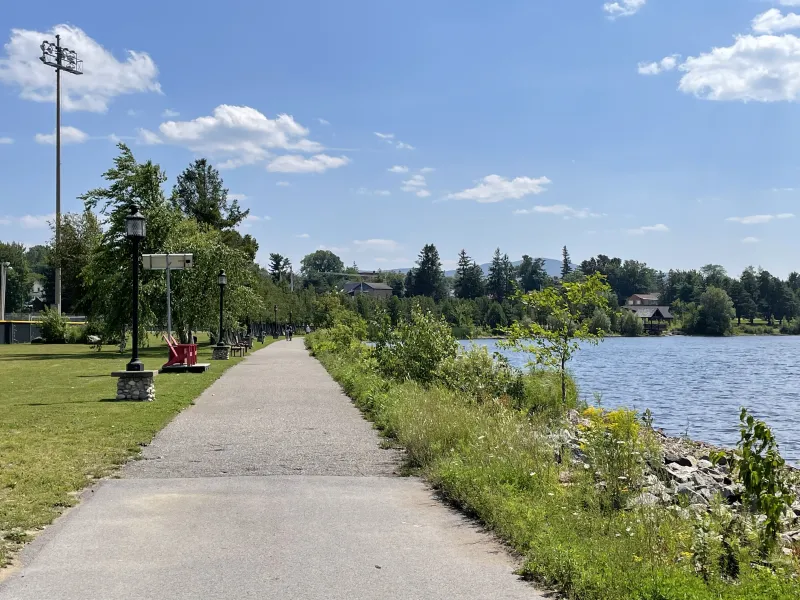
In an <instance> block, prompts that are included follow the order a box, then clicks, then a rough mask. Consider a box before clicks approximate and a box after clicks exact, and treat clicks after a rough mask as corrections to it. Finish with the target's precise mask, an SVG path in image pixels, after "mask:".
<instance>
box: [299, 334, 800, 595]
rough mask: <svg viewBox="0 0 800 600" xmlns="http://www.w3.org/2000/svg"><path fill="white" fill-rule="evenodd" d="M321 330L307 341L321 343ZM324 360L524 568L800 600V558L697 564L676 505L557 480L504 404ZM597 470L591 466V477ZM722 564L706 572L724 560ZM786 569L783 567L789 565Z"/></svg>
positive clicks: (653, 587) (561, 577)
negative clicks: (648, 503) (624, 502)
mask: <svg viewBox="0 0 800 600" xmlns="http://www.w3.org/2000/svg"><path fill="white" fill-rule="evenodd" d="M316 339H317V338H316V337H312V338H310V339H309V344H310V346H311V348H312V349H313V348H314V344H315V340H316ZM318 358H319V359H320V361H321V362H322V364H323V365H324V366H325V367H326V368H327V369H328V371H329V372H330V373H331V374H332V375H333V377H334V378H335V379H336V380H337V381H338V382H339V383H340V384H341V385H342V387H343V388H344V390H345V392H346V393H347V394H348V395H349V396H350V397H351V398H353V399H354V400H355V402H356V404H357V405H358V406H359V407H360V408H361V409H362V410H363V411H364V412H365V414H366V415H367V417H368V418H370V419H371V420H372V421H374V422H375V424H376V426H377V427H378V428H379V429H380V430H381V431H382V432H383V434H384V435H386V436H388V437H390V438H391V439H392V440H393V441H394V442H395V443H397V444H399V445H400V446H401V447H403V448H405V449H406V450H407V452H408V458H409V467H410V468H412V469H414V470H415V471H416V472H418V473H420V474H421V475H423V476H424V477H425V478H426V479H427V480H428V481H429V482H430V483H431V484H432V485H433V486H434V487H435V488H436V489H437V490H439V491H440V493H441V494H442V495H443V497H444V498H446V499H447V500H448V501H450V502H452V503H453V504H454V505H455V506H457V507H459V508H460V509H462V510H463V511H465V512H466V513H467V514H469V515H472V516H474V517H476V518H478V519H479V520H480V521H481V522H482V523H483V524H484V525H486V526H487V527H488V528H489V529H491V530H493V531H494V532H495V533H497V534H498V535H499V536H500V537H501V538H502V539H503V540H505V541H506V542H508V543H509V544H510V545H511V546H512V547H513V548H514V549H515V550H516V551H518V552H519V553H520V554H521V555H522V556H524V558H525V561H524V565H523V567H522V569H521V573H522V574H523V575H525V576H526V577H528V578H530V579H533V580H537V581H540V582H542V583H544V584H545V585H547V586H552V587H555V588H557V589H559V590H560V591H561V592H563V593H564V595H565V596H566V597H567V598H571V599H575V600H630V599H634V600H712V599H713V600H734V599H735V600H797V598H800V583H798V581H797V579H792V578H791V577H790V575H791V574H792V573H795V576H796V575H797V569H798V565H797V563H796V562H795V561H792V560H791V559H787V560H786V563H785V564H783V565H781V566H779V568H778V570H777V571H776V572H773V571H772V570H770V569H766V568H763V569H760V568H758V567H753V566H751V563H754V562H756V560H755V558H756V557H754V550H753V549H752V548H743V549H742V550H741V552H739V553H738V557H739V559H740V560H741V574H740V576H739V579H738V580H737V581H736V582H734V583H730V582H727V581H726V580H724V579H723V578H722V577H721V576H719V575H718V574H712V576H711V577H710V579H709V581H708V582H705V581H704V580H703V579H702V578H701V577H700V576H699V575H698V574H697V573H696V572H695V555H694V553H693V546H692V542H693V537H694V532H695V524H694V522H693V521H692V520H691V519H686V518H683V517H681V516H679V515H676V514H675V513H674V512H673V511H669V510H664V509H656V510H630V511H626V510H616V511H609V510H608V509H604V508H602V507H601V506H600V505H599V502H598V493H597V491H596V489H595V487H594V481H593V479H591V477H581V476H580V472H579V474H577V475H576V476H575V478H574V479H573V482H572V483H571V484H570V485H563V484H562V483H561V482H560V474H561V472H562V471H564V470H568V469H569V466H568V464H566V463H565V464H558V463H557V462H556V460H555V459H554V456H553V453H552V450H551V449H550V448H549V446H548V445H547V444H545V443H544V442H543V440H542V437H541V435H542V433H541V432H542V429H543V427H542V424H541V423H537V422H535V421H533V420H531V419H529V418H528V417H527V416H526V415H525V414H523V413H521V412H519V411H514V410H510V409H508V408H506V407H504V406H503V405H501V404H497V403H486V404H483V405H480V404H476V403H475V402H474V401H471V400H470V399H468V398H465V397H463V396H460V395H459V394H457V393H454V392H451V391H448V390H444V389H442V388H438V387H432V388H424V387H422V386H420V385H418V384H415V383H413V382H404V383H400V382H392V381H389V380H387V379H384V378H383V377H381V376H379V375H378V374H377V373H376V372H375V371H373V370H372V369H371V368H370V367H369V364H368V363H366V362H364V361H362V360H359V359H358V358H357V357H354V356H352V355H347V354H346V353H342V352H336V353H334V352H321V353H320V354H319V355H318ZM590 475H591V474H590ZM716 565H717V562H716V559H715V560H711V561H709V568H710V569H711V570H712V571H713V570H714V569H715V568H716ZM781 569H782V570H783V571H782V572H781Z"/></svg>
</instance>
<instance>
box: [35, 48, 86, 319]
mask: <svg viewBox="0 0 800 600" xmlns="http://www.w3.org/2000/svg"><path fill="white" fill-rule="evenodd" d="M39 48H40V49H41V50H42V55H41V56H40V57H39V60H40V61H42V62H43V63H44V64H45V65H47V66H48V67H53V68H54V69H55V70H56V256H58V249H59V248H60V246H61V71H66V72H67V73H72V74H73V75H82V74H83V61H82V60H80V59H79V58H78V53H77V52H75V51H74V50H70V49H69V48H67V47H65V46H62V45H61V36H60V35H56V43H55V44H54V43H53V42H48V41H47V40H45V41H43V42H42V45H41V46H39ZM55 304H56V309H57V310H58V314H61V264H60V262H57V263H56V273H55Z"/></svg>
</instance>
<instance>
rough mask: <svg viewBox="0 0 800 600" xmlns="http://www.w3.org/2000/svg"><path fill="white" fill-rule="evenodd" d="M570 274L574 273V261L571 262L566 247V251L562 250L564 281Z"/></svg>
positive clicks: (562, 274)
mask: <svg viewBox="0 0 800 600" xmlns="http://www.w3.org/2000/svg"><path fill="white" fill-rule="evenodd" d="M570 273H572V261H570V258H569V251H568V250H567V247H566V246H564V249H563V250H561V279H564V278H565V277H566V276H567V275H569V274H570Z"/></svg>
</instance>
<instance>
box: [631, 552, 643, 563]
mask: <svg viewBox="0 0 800 600" xmlns="http://www.w3.org/2000/svg"><path fill="white" fill-rule="evenodd" d="M633 562H635V563H640V562H642V557H641V556H636V555H635V554H634V555H633Z"/></svg>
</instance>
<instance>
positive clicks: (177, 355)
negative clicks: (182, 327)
mask: <svg viewBox="0 0 800 600" xmlns="http://www.w3.org/2000/svg"><path fill="white" fill-rule="evenodd" d="M163 337H164V341H165V342H167V347H168V348H169V360H168V361H167V362H166V363H165V364H164V366H163V367H161V372H162V373H185V372H186V371H188V372H189V373H203V372H205V371H207V370H208V367H210V366H211V365H210V364H209V363H198V362H197V344H179V343H178V342H177V341H176V340H175V338H174V337H172V336H166V335H165V336H163Z"/></svg>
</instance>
